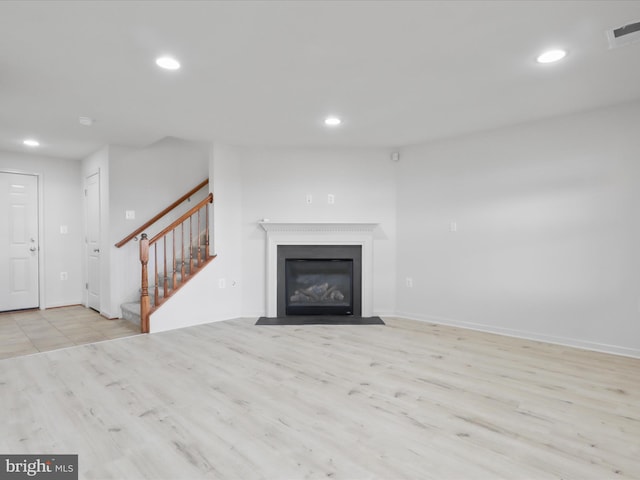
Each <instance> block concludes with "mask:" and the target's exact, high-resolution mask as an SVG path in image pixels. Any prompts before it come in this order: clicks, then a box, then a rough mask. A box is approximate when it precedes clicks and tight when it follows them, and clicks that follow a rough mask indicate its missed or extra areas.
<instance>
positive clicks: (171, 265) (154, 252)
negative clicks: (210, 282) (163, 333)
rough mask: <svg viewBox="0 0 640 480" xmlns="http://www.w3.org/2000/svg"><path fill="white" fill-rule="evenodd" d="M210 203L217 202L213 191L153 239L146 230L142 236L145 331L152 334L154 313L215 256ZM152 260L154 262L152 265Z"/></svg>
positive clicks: (141, 326)
mask: <svg viewBox="0 0 640 480" xmlns="http://www.w3.org/2000/svg"><path fill="white" fill-rule="evenodd" d="M210 203H213V194H211V193H210V194H209V195H208V196H207V198H205V199H203V200H202V201H200V202H199V203H197V204H196V205H194V206H193V207H192V208H191V209H190V210H189V211H188V212H185V213H184V214H183V215H182V216H181V217H180V218H178V219H177V220H175V221H174V222H173V223H172V224H171V225H169V226H168V227H166V228H165V229H163V230H162V231H161V232H160V233H158V234H157V235H155V236H154V237H153V238H151V239H150V240H149V238H148V237H147V234H146V233H143V234H142V235H141V237H140V263H141V265H142V279H141V286H142V288H141V290H140V292H141V293H140V329H141V331H142V333H149V317H150V316H151V313H153V312H154V311H155V310H156V309H157V308H158V307H160V306H161V305H162V304H163V303H164V302H165V301H166V300H167V299H168V298H169V297H171V296H172V295H173V294H174V293H175V292H176V291H177V290H178V289H179V288H180V287H181V286H182V285H184V284H185V283H186V282H187V281H188V280H189V279H190V278H191V277H193V276H194V275H195V274H196V273H197V272H198V270H200V269H201V268H203V267H204V266H205V265H206V264H207V263H209V262H210V261H211V260H213V259H214V258H215V255H214V256H211V255H210V252H209V235H210V234H209V204H210ZM138 233H139V232H138ZM132 238H133V237H132ZM150 259H151V265H149V261H150ZM150 271H151V272H150ZM150 273H151V274H152V275H153V279H154V283H153V305H152V302H151V298H150V296H149V274H150ZM160 285H162V286H160Z"/></svg>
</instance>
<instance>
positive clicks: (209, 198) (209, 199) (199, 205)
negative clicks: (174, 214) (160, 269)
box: [149, 193, 213, 245]
mask: <svg viewBox="0 0 640 480" xmlns="http://www.w3.org/2000/svg"><path fill="white" fill-rule="evenodd" d="M207 203H213V193H210V194H209V195H207V198H205V199H204V200H200V201H199V202H198V203H197V204H196V205H194V206H193V208H191V209H190V210H189V211H188V212H185V213H184V214H183V215H182V216H181V217H180V218H179V219H177V220H176V221H175V222H173V223H172V224H171V225H169V226H168V227H166V228H165V229H164V230H162V231H161V232H160V233H158V234H157V235H156V236H155V237H153V238H152V239H151V240H149V245H153V244H154V243H156V242H157V241H158V240H159V239H161V238H162V237H164V236H165V235H166V234H167V233H169V232H170V231H172V230H175V229H176V227H178V226H180V224H182V223H183V222H184V221H185V220H186V219H187V218H189V217H190V216H191V215H193V214H194V213H196V212H197V211H198V210H200V209H201V208H202V207H203V206H205V205H206V204H207Z"/></svg>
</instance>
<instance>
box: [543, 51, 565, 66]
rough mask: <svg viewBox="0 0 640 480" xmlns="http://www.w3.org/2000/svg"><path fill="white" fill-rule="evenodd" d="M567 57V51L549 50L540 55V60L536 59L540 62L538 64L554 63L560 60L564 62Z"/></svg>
mask: <svg viewBox="0 0 640 480" xmlns="http://www.w3.org/2000/svg"><path fill="white" fill-rule="evenodd" d="M566 56H567V51H566V50H549V51H547V52H544V53H542V54H540V55H538V58H536V60H537V61H538V63H553V62H557V61H558V60H562V59H563V58H564V57H566Z"/></svg>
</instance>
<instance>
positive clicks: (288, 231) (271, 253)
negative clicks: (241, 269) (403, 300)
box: [259, 221, 378, 317]
mask: <svg viewBox="0 0 640 480" xmlns="http://www.w3.org/2000/svg"><path fill="white" fill-rule="evenodd" d="M259 225H260V226H261V227H262V228H263V229H264V230H265V232H266V277H267V278H266V316H267V317H277V316H278V246H280V245H317V246H323V245H343V246H345V245H357V246H360V249H361V262H362V268H361V302H360V303H361V315H362V316H363V317H371V316H373V239H374V230H375V229H376V227H377V226H378V224H377V223H356V222H299V223H294V222H287V223H280V222H267V221H264V222H259Z"/></svg>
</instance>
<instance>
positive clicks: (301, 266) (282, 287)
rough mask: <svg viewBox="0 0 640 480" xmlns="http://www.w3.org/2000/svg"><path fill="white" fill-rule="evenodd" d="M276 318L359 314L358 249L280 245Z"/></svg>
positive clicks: (360, 278)
mask: <svg viewBox="0 0 640 480" xmlns="http://www.w3.org/2000/svg"><path fill="white" fill-rule="evenodd" d="M277 263H278V287H277V289H278V305H277V312H278V317H284V316H291V315H354V316H360V315H361V314H362V248H361V246H360V245H279V246H278V261H277Z"/></svg>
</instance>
